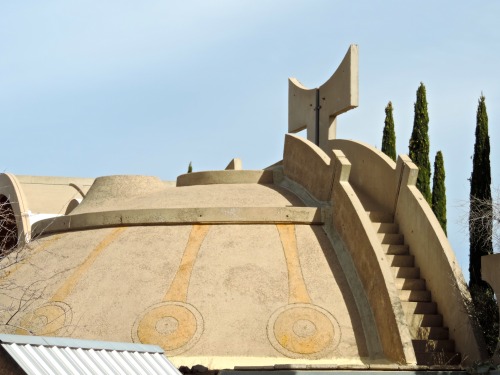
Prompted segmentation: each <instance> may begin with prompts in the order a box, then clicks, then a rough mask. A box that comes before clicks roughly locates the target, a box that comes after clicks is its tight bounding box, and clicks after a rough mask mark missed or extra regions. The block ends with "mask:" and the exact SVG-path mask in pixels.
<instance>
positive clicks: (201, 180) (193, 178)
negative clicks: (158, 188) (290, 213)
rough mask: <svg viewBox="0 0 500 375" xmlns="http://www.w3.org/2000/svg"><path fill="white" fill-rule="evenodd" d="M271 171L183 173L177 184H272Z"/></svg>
mask: <svg viewBox="0 0 500 375" xmlns="http://www.w3.org/2000/svg"><path fill="white" fill-rule="evenodd" d="M272 183H273V174H272V172H271V171H250V170H225V171H207V172H193V173H186V174H181V175H180V176H179V177H177V186H192V185H212V184H272Z"/></svg>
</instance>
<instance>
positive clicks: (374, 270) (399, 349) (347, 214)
mask: <svg viewBox="0 0 500 375" xmlns="http://www.w3.org/2000/svg"><path fill="white" fill-rule="evenodd" d="M334 155H335V161H334V163H335V166H334V168H335V177H334V185H333V189H332V190H333V191H332V202H333V205H334V210H333V215H332V216H333V217H332V220H333V223H332V226H333V228H335V230H336V231H337V232H338V233H339V235H340V237H341V238H342V240H343V241H344V243H345V244H346V247H347V248H348V249H349V250H350V253H351V256H352V259H353V261H354V265H355V267H356V270H357V273H358V276H359V278H360V279H361V282H362V284H363V286H364V290H365V292H366V294H367V297H368V300H369V302H370V305H371V307H372V311H373V315H374V318H375V322H376V324H377V331H378V334H379V338H380V341H381V344H382V347H383V350H384V354H385V355H386V357H387V358H389V359H390V360H392V361H394V362H400V363H410V364H414V363H416V359H415V354H414V352H413V348H412V344H411V336H410V333H409V331H408V328H407V325H406V319H405V315H404V312H403V309H402V307H401V302H400V300H399V296H398V292H397V290H396V288H395V284H394V277H393V275H392V272H391V271H390V268H389V266H388V264H387V262H386V260H385V255H384V252H383V250H382V248H381V245H380V241H379V240H378V238H377V235H376V233H375V231H374V229H373V226H372V224H371V222H370V220H369V218H368V216H367V215H366V212H365V210H364V208H363V206H362V205H361V202H360V201H359V199H357V196H356V194H355V192H354V190H353V189H352V187H351V186H350V184H349V182H348V178H349V175H350V173H349V172H350V167H351V164H350V162H349V161H348V160H347V158H345V156H344V155H343V154H342V152H340V151H334Z"/></svg>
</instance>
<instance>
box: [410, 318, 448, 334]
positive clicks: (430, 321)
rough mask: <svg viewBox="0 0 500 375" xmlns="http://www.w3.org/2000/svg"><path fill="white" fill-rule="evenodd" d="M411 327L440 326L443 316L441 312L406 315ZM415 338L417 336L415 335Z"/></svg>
mask: <svg viewBox="0 0 500 375" xmlns="http://www.w3.org/2000/svg"><path fill="white" fill-rule="evenodd" d="M407 318H409V319H408V324H409V325H410V326H411V327H442V326H443V316H442V315H441V314H413V315H411V316H407ZM416 338H417V337H416Z"/></svg>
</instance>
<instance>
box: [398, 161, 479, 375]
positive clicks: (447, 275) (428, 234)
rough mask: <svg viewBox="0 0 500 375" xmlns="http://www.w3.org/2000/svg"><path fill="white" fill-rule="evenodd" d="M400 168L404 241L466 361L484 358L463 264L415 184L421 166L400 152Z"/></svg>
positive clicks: (466, 362)
mask: <svg viewBox="0 0 500 375" xmlns="http://www.w3.org/2000/svg"><path fill="white" fill-rule="evenodd" d="M398 168H401V171H402V173H401V188H400V190H399V193H398V196H397V205H396V210H395V221H396V223H397V224H398V225H399V229H400V232H401V233H403V234H404V238H405V244H406V245H408V246H410V249H411V252H412V255H413V256H414V257H415V261H416V263H417V264H418V265H419V266H420V274H421V277H422V278H424V279H425V280H426V283H427V286H428V288H429V290H431V291H432V297H433V299H434V300H435V302H437V304H438V306H439V312H440V313H441V314H442V315H443V318H444V322H445V325H446V326H448V327H449V329H450V331H449V334H450V338H451V339H453V340H455V345H456V349H457V350H458V351H459V352H461V353H462V358H463V359H464V364H466V365H467V364H470V363H472V362H474V361H477V360H482V359H485V354H486V353H485V351H484V349H483V345H482V342H483V340H482V337H481V335H480V333H478V332H477V331H476V329H475V328H474V326H473V324H472V321H471V318H470V316H469V314H468V312H467V305H468V302H467V301H470V294H469V292H468V289H467V286H466V283H465V280H464V278H463V275H462V271H461V269H460V265H459V263H458V261H457V259H456V257H455V254H454V252H453V249H452V248H451V245H450V243H449V241H448V238H447V237H446V235H445V233H444V231H443V229H442V228H441V225H440V224H439V222H438V220H437V219H436V217H435V215H434V213H433V212H432V209H431V207H430V206H429V204H428V203H427V201H426V200H425V199H424V197H423V196H422V194H421V193H420V191H419V190H418V189H417V187H416V186H415V182H416V179H417V175H418V168H417V166H416V165H415V164H413V163H412V161H411V160H410V158H409V157H408V156H406V155H400V157H399V160H398Z"/></svg>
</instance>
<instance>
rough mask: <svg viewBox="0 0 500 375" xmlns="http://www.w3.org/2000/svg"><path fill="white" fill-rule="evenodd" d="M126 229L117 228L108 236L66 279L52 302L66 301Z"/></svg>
mask: <svg viewBox="0 0 500 375" xmlns="http://www.w3.org/2000/svg"><path fill="white" fill-rule="evenodd" d="M125 229H126V228H117V229H115V230H113V231H112V232H111V233H110V234H109V235H107V236H106V237H105V238H104V239H103V240H102V241H101V242H100V243H99V244H98V245H97V246H96V248H95V249H94V250H92V252H91V253H90V254H89V256H88V257H87V259H85V261H84V262H83V263H82V264H80V266H79V267H78V268H77V269H76V270H75V272H73V274H72V275H71V276H70V277H69V278H68V279H66V282H65V283H64V284H63V285H62V286H61V287H60V288H59V289H58V290H57V292H56V293H55V294H54V295H53V296H52V298H51V300H52V301H64V300H65V299H66V297H68V295H69V294H70V293H71V292H72V291H73V289H74V288H75V286H76V284H78V282H79V281H80V279H81V278H82V276H83V274H84V273H85V272H87V271H88V270H89V268H90V267H91V266H92V264H93V263H94V262H95V260H96V259H97V257H98V256H99V255H100V254H101V253H102V252H103V251H104V250H105V249H106V248H107V247H108V246H109V245H110V244H111V243H112V242H113V241H114V240H115V239H116V238H117V237H118V236H119V235H120V234H121V233H122V232H123V231H124V230H125Z"/></svg>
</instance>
